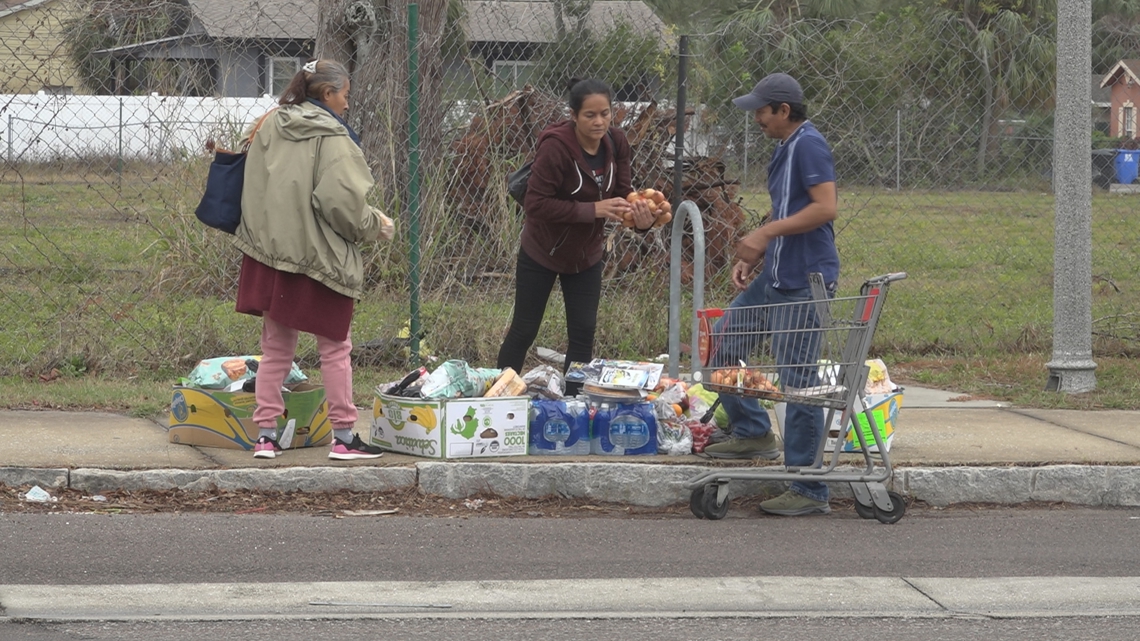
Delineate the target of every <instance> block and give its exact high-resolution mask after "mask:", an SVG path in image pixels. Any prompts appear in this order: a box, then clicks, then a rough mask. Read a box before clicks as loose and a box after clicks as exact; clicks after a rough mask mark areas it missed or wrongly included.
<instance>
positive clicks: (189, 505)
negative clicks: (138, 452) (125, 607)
mask: <svg viewBox="0 0 1140 641" xmlns="http://www.w3.org/2000/svg"><path fill="white" fill-rule="evenodd" d="M28 489H29V488H27V487H23V488H13V487H3V486H0V513H7V514H44V513H91V514H150V513H203V514H209V513H217V514H309V515H312V516H329V517H338V518H340V517H343V518H350V517H358V516H371V517H385V516H387V517H392V516H430V517H468V516H476V515H478V516H497V517H516V518H542V517H548V518H549V517H553V518H584V517H598V516H603V517H614V516H622V517H634V518H636V517H651V518H662V517H671V516H675V517H680V516H684V517H687V518H692V515H691V514H690V513H689V508H688V506H687V505H675V506H668V507H662V508H647V507H638V506H629V505H620V504H615V503H599V502H596V501H590V500H588V499H565V498H560V497H556V496H551V497H544V498H540V499H525V498H503V497H497V496H489V495H475V496H471V497H468V498H465V499H449V498H444V497H441V496H429V495H426V494H422V493H420V492H418V491H417V490H415V489H414V488H408V489H403V490H396V491H392V492H336V493H316V492H252V491H245V490H243V491H237V492H230V491H224V490H215V491H211V492H184V491H181V490H144V491H138V492H122V491H114V492H104V493H102V494H99V495H91V494H88V493H86V492H82V491H79V490H73V489H66V490H49V494H51V496H52V497H53V498H54V499H56V500H55V501H52V502H47V503H36V502H29V501H26V500H23V499H22V498H21V495H22V494H23V493H24V492H27V490H28ZM98 497H101V498H98ZM741 504H742V505H743V502H741ZM393 510H394V512H392V513H391V514H384V513H385V512H391V511H393Z"/></svg>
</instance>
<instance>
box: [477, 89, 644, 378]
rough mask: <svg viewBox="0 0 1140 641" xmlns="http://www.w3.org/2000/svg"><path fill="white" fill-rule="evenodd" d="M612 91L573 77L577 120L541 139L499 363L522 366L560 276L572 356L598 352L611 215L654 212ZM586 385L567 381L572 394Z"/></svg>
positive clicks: (617, 218) (583, 358)
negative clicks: (642, 191)
mask: <svg viewBox="0 0 1140 641" xmlns="http://www.w3.org/2000/svg"><path fill="white" fill-rule="evenodd" d="M612 102H613V92H612V91H610V88H609V86H608V85H606V83H604V82H602V81H600V80H572V81H571V83H570V119H569V120H565V121H562V122H559V123H556V124H553V125H551V126H549V127H547V128H546V129H545V130H543V132H542V133H541V134H540V135H539V137H538V150H537V151H536V152H535V157H534V164H533V165H532V166H531V174H530V180H529V181H528V183H527V192H526V198H525V200H524V202H523V210H524V211H525V213H526V221H525V222H524V224H523V230H522V241H521V247H520V249H519V256H518V267H517V268H516V272H515V274H516V280H515V312H514V317H513V318H512V319H511V327H510V329H509V330H508V331H507V336H506V338H505V339H504V340H503V345H502V347H500V348H499V360H498V367H500V368H504V367H513V368H514V369H515V371H517V372H522V369H523V361H524V360H525V359H526V354H527V351H528V350H530V346H531V345H532V344H533V343H534V339H535V338H536V337H537V336H538V329H539V326H540V325H541V324H542V317H543V315H544V314H545V313H546V303H547V301H548V300H549V299H550V292H551V290H552V289H553V288H554V281H555V279H557V280H558V281H559V283H560V284H561V286H562V297H563V300H564V301H565V303H566V331H567V334H568V336H567V339H568V345H567V348H566V361H565V363H564V364H563V367H564V369H565V367H568V366H569V365H570V363H571V362H574V361H578V362H588V361H589V360H590V359H592V358H593V352H594V330H595V328H596V327H597V324H598V302H599V300H600V299H601V295H602V267H603V265H602V241H603V238H604V236H605V227H606V223H607V222H608V221H613V222H615V223H620V222H621V220H622V214H623V213H624V212H626V211H633V215H634V227H635V228H636V229H637V230H639V231H642V232H644V231H648V230H649V229H650V228H652V227H653V222H654V219H655V216H654V215H653V213H652V212H650V211H649V208H648V206H647V205H646V204H645V203H644V202H638V203H636V204H633V205H631V204H630V203H629V202H628V201H626V199H625V197H626V196H627V195H629V193H630V192H632V191H633V188H632V186H631V184H630V173H631V170H630V156H631V151H630V147H629V141H628V140H626V137H625V133H624V132H623V131H622V130H621V129H618V128H617V127H613V126H611V124H612V120H613V105H612ZM579 387H580V385H575V384H568V385H567V390H566V392H567V395H571V394H574V393H577V391H578V388H579Z"/></svg>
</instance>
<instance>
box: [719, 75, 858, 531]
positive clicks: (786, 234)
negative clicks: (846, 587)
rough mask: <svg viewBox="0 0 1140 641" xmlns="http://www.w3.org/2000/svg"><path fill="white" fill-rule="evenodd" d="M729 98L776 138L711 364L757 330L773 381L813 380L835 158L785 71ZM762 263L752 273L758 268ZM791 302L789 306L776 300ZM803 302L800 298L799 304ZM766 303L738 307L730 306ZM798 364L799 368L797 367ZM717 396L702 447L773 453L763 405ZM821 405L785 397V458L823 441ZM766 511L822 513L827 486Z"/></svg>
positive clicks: (811, 453)
mask: <svg viewBox="0 0 1140 641" xmlns="http://www.w3.org/2000/svg"><path fill="white" fill-rule="evenodd" d="M732 102H733V104H734V105H736V106H737V107H739V108H740V109H744V110H745V111H752V112H753V113H754V116H753V118H754V120H755V122H756V124H757V125H759V126H760V130H761V131H763V132H764V134H765V135H766V136H768V137H769V138H774V139H776V140H778V141H779V143H778V144H777V145H776V150H775V152H773V154H772V160H771V162H769V164H768V193H769V195H770V196H771V199H772V211H771V212H770V215H769V220H768V222H767V223H766V224H764V225H761V226H760V227H759V228H757V229H756V230H754V231H752V232H751V233H749V234H748V235H747V236H745V237H744V238H743V239H742V240H741V241H740V242H739V243H737V245H736V259H737V260H736V264H735V265H734V266H733V268H732V282H733V284H734V285H736V287H737V289H738V290H740V294H739V295H738V296H737V297H736V299H735V300H733V301H732V304H731V305H730V306H729V312H728V313H727V314H725V316H724V317H722V318H721V320H720V321H719V322H718V326H717V329H716V330H715V331H716V333H717V334H718V335H720V336H722V337H723V339H722V341H721V344H720V345H719V348H718V350H717V351H718V353H717V354H716V355H715V356H714V358H715V361H714V363H713V364H714V366H726V367H727V366H732V365H735V364H736V363H737V361H739V360H745V361H746V360H747V359H748V358H749V357H750V356H751V355H752V353H753V352H754V350H755V349H756V347H757V341H758V340H759V338H760V337H761V336H763V335H768V336H772V337H773V339H774V340H773V344H772V346H771V351H772V354H773V356H774V357H775V359H776V365H777V366H778V367H779V372H780V381H779V384H780V385H781V386H782V387H783V388H785V389H788V388H806V387H813V386H815V385H819V384H820V380H819V376H818V373H817V368H815V367H805V366H804V365H806V364H814V363H815V362H816V361H817V359H818V354H819V343H818V341H819V339H818V332H810V331H805V332H798V331H795V330H807V329H811V328H813V327H818V322H817V320H816V318H815V311H814V306H813V305H811V304H806V301H811V300H812V294H811V288H810V285H809V283H808V274H810V273H812V272H818V273H820V274H822V275H823V282H824V284H825V286H826V288H827V290H828V292H829V293H834V292H835V288H836V284H837V282H838V280H839V254H838V253H837V252H836V249H835V232H834V229H833V227H832V221H834V220H835V218H836V209H837V202H836V191H835V163H834V161H833V160H832V157H831V149H830V147H828V145H827V141H826V140H824V138H823V136H822V135H821V134H820V133H819V131H818V130H817V129H816V128H815V126H813V125H812V124H811V122H810V121H808V120H807V110H806V109H805V108H804V92H803V89H801V88H800V83H798V82H796V79H795V78H793V77H791V76H789V75H788V74H785V73H774V74H771V75H769V76H765V77H764V79H763V80H761V81H760V82H759V83H757V84H756V87H754V88H753V89H752V91H751V92H750V93H748V94H745V95H743V96H740V97H739V98H735V99H733V101H732ZM761 263H762V264H763V268H762V269H761V271H760V273H759V275H756V276H755V278H753V275H754V272H755V270H756V268H757V266H759V265H761ZM787 303H791V305H783V304H787ZM796 303H804V304H796ZM757 305H763V306H772V307H765V308H762V310H749V311H748V312H741V313H737V314H733V313H732V309H734V308H739V307H753V306H757ZM795 365H799V366H800V367H794V366H795ZM721 403H722V404H723V405H724V409H725V411H726V412H727V413H728V417H729V421H730V422H731V424H732V438H731V439H730V440H728V441H725V442H722V443H716V444H714V445H710V446H708V447H706V448H705V452H706V453H707V454H708V455H709V456H711V457H714V458H733V459H751V458H766V459H775V458H777V457H779V455H780V448H779V440H778V438H777V436H776V435H775V434H774V433H773V432H772V424H771V421H770V420H769V419H768V412H767V410H765V409H764V408H762V407H760V404H759V402H758V401H757V400H756V399H746V398H741V397H737V396H730V395H727V394H722V395H721ZM823 420H824V413H823V408H821V407H813V406H807V405H798V404H788V406H787V410H786V411H785V418H784V464H785V466H787V467H811V466H812V465H813V464H814V463H815V455H816V450H817V449H818V446H819V442H820V439H823V438H824V432H825V430H824V424H823ZM760 509H761V510H763V511H765V512H768V513H770V514H779V515H783V516H802V515H807V514H826V513H828V512H830V511H831V507H830V506H829V505H828V488H827V486H826V485H825V484H823V483H819V482H804V481H798V480H797V481H794V482H793V483H792V484H791V487H790V488H789V490H788V491H787V492H785V493H783V494H781V495H780V496H778V497H776V498H774V499H769V500H767V501H764V502H763V503H761V504H760Z"/></svg>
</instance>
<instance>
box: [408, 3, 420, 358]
mask: <svg viewBox="0 0 1140 641" xmlns="http://www.w3.org/2000/svg"><path fill="white" fill-rule="evenodd" d="M419 21H420V7H419V5H417V4H409V5H408V243H409V244H410V247H409V252H408V257H409V263H410V264H409V266H408V280H409V281H410V290H411V291H410V296H409V298H410V301H411V302H410V305H411V309H410V310H409V313H410V315H411V319H410V320H409V321H408V338H409V340H410V343H409V345H410V347H411V360H412V362H413V363H415V364H417V365H418V364H419V362H420V80H419V74H420V70H419V60H420V59H419V51H418V45H419V43H418V40H419Z"/></svg>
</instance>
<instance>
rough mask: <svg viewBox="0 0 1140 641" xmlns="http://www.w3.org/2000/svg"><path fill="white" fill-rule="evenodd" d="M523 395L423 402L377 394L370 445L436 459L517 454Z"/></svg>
mask: <svg viewBox="0 0 1140 641" xmlns="http://www.w3.org/2000/svg"><path fill="white" fill-rule="evenodd" d="M529 401H530V399H529V397H526V396H500V397H496V398H455V399H446V400H439V401H433V400H427V399H422V398H404V397H400V396H388V395H387V394H378V395H377V396H376V398H375V400H374V401H373V402H372V430H371V439H370V440H371V441H372V444H373V445H376V446H378V447H382V448H384V449H386V450H391V451H393V452H402V453H405V454H413V455H415V456H424V457H428V458H438V459H456V458H478V457H488V456H494V457H498V456H521V455H524V454H526V450H527V437H528V429H527V409H528V403H529Z"/></svg>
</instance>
